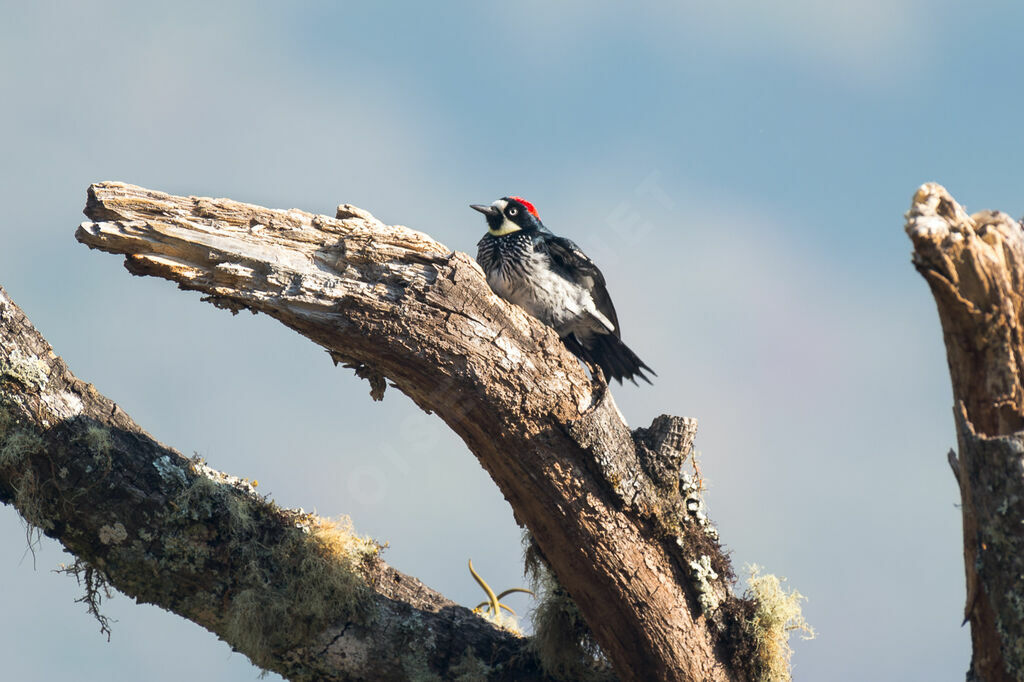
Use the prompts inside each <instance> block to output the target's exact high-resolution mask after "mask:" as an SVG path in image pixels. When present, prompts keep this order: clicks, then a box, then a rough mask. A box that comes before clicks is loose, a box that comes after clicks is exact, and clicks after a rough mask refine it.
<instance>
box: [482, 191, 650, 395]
mask: <svg viewBox="0 0 1024 682" xmlns="http://www.w3.org/2000/svg"><path fill="white" fill-rule="evenodd" d="M470 208H473V209H476V210H477V211H480V212H481V213H483V214H484V216H486V217H487V228H488V229H487V234H485V235H484V238H483V239H481V240H480V243H479V244H477V247H478V248H479V251H478V252H477V257H476V259H477V262H478V263H480V267H482V268H483V270H484V273H485V274H486V275H487V283H488V284H490V285H491V289H492V290H493V291H494V293H496V294H497V295H498V296H501V297H502V298H503V299H505V300H506V301H509V302H510V303H515V304H516V305H518V306H520V307H522V308H524V309H525V310H526V312H528V313H530V314H531V315H533V316H534V317H536V318H537V319H539V320H540V321H541V322H543V323H544V324H546V325H548V326H549V327H552V328H553V329H554V330H555V331H556V332H558V335H559V336H560V337H561V338H562V342H563V343H564V344H565V345H566V347H567V348H568V349H569V350H570V351H572V352H573V353H574V354H576V356H578V357H580V358H582V359H583V360H584V361H586V362H588V363H591V364H592V365H597V366H598V367H600V368H601V370H602V371H603V372H604V375H605V376H606V377H609V378H611V379H616V380H617V381H618V382H619V383H620V384H621V383H622V380H623V379H629V380H630V381H632V382H633V383H634V384H635V383H636V379H635V378H634V377H640V378H641V379H643V380H644V381H646V382H647V383H651V380H650V379H648V378H647V377H646V376H645V375H644V372H643V370H647V371H648V372H650V373H651V374H654V370H652V369H651V368H650V367H648V366H647V365H645V364H644V363H643V361H642V360H641V359H640V358H638V357H637V356H636V353H634V352H633V351H631V350H630V349H629V347H627V346H626V344H624V343H623V342H622V341H621V339H620V338H619V337H620V332H619V320H618V318H617V317H616V315H615V306H613V305H612V299H611V297H609V296H608V290H607V289H606V288H605V285H604V275H602V274H601V271H600V270H598V269H597V266H596V265H594V262H593V261H592V260H590V258H588V257H587V255H586V254H585V253H583V251H581V250H580V247H578V246H576V244H575V243H573V242H571V241H569V240H568V239H565V238H563V237H557V236H555V235H554V234H552V233H551V232H550V231H549V230H548V229H547V228H546V227H544V224H543V223H542V222H541V221H540V217H539V216H538V215H537V209H536V208H534V206H533V204H531V203H530V202H529V201H526V200H525V199H523V198H522V197H503V198H501V199H498V200H497V201H495V202H494V203H493V204H491V205H490V206H481V205H478V204H473V205H471V206H470ZM655 376H657V375H655Z"/></svg>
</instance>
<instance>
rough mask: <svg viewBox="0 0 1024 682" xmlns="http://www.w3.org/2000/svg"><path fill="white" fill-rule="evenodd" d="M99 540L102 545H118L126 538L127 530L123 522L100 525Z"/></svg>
mask: <svg viewBox="0 0 1024 682" xmlns="http://www.w3.org/2000/svg"><path fill="white" fill-rule="evenodd" d="M99 536H100V542H101V543H103V544H104V545H119V544H121V543H122V542H124V541H125V540H127V539H128V531H127V530H126V529H125V527H124V524H123V523H121V522H120V521H118V522H117V523H115V524H114V525H112V526H100V530H99Z"/></svg>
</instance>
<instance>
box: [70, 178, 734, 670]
mask: <svg viewBox="0 0 1024 682" xmlns="http://www.w3.org/2000/svg"><path fill="white" fill-rule="evenodd" d="M86 214H87V215H88V216H89V217H90V218H91V219H92V222H88V223H83V224H82V225H81V226H80V227H79V230H78V232H77V233H76V236H77V238H78V239H79V240H80V241H82V242H83V243H85V244H87V245H89V246H90V247H92V248H97V249H100V250H104V251H109V252H112V253H119V254H124V255H126V259H125V266H126V267H127V269H128V270H129V271H131V272H132V273H133V274H139V275H154V276H159V277H164V278H166V279H170V280H172V281H175V282H177V283H178V285H179V286H180V287H181V288H183V289H191V290H197V291H201V292H203V293H204V294H206V296H207V298H208V300H211V301H212V302H213V303H214V304H216V305H219V306H222V307H226V308H229V309H231V310H233V311H238V310H241V309H243V308H244V309H249V310H251V311H253V312H263V313H266V314H268V315H270V316H272V317H274V318H276V319H278V320H279V321H281V322H282V323H284V324H285V325H287V326H289V327H290V328H292V329H294V330H296V331H298V332H299V333H301V334H303V335H304V336H306V337H308V338H310V339H311V340H313V341H314V342H316V343H318V344H319V345H321V346H322V347H324V348H325V349H327V350H328V351H329V352H330V353H331V356H332V357H333V358H334V359H335V360H336V361H343V362H345V363H346V364H348V365H351V366H355V367H357V368H359V369H360V372H361V373H362V375H363V376H368V377H371V378H374V377H376V381H375V383H374V393H375V394H376V395H375V397H379V394H380V388H381V386H382V384H381V381H380V377H386V378H387V379H388V380H390V381H391V382H393V384H394V385H395V386H397V387H398V388H399V389H400V390H401V391H402V392H403V393H405V394H406V395H408V396H409V397H411V398H412V399H413V400H414V401H415V402H416V403H417V404H418V405H419V406H420V407H421V408H423V409H425V410H427V411H431V412H435V413H437V414H438V415H439V416H440V417H441V418H442V419H443V420H444V421H445V422H446V423H447V424H448V425H449V426H450V427H451V428H452V429H453V430H454V431H455V432H456V433H458V434H459V435H460V436H461V437H462V438H463V440H464V441H465V442H466V443H467V445H468V446H469V448H470V450H472V451H473V452H474V454H475V455H476V456H477V458H478V459H479V461H480V462H481V464H482V465H483V466H484V468H485V469H486V470H487V471H488V472H489V473H490V475H491V476H492V478H493V479H494V480H495V482H496V483H497V485H498V486H499V488H500V489H501V491H502V493H503V494H504V495H505V497H506V499H507V500H508V501H509V503H510V504H511V505H512V508H513V511H514V513H515V515H516V519H517V521H518V522H519V523H521V524H523V525H525V526H526V527H527V528H528V529H529V530H530V532H531V533H532V535H533V538H534V540H535V541H536V542H537V543H538V545H539V546H540V547H541V549H542V550H543V553H544V556H545V558H546V559H547V560H548V561H549V562H550V564H551V567H552V569H553V570H554V572H555V574H556V576H557V577H558V579H559V581H560V582H561V584H562V585H563V587H565V589H566V590H567V591H568V592H569V593H570V594H571V595H572V596H573V597H574V598H575V599H576V601H577V603H578V604H579V606H580V609H581V611H582V613H583V615H584V617H585V619H586V620H587V622H588V623H589V624H590V625H591V627H592V629H593V630H594V634H595V637H596V638H597V640H598V642H600V644H601V645H602V648H603V650H604V651H605V652H606V653H607V655H608V656H609V658H610V659H611V660H612V662H613V663H614V665H615V667H616V670H617V671H618V672H619V674H620V675H621V676H622V677H623V678H624V679H681V680H698V679H699V680H709V679H710V680H719V679H722V680H724V679H744V678H745V676H746V674H747V673H746V670H745V669H744V668H743V667H742V665H738V664H737V656H736V655H735V654H736V651H738V650H742V648H743V647H742V646H739V645H738V643H737V642H736V641H735V640H736V639H737V636H736V633H735V632H734V631H733V630H730V625H729V623H727V622H726V621H728V620H729V618H728V617H727V616H728V614H726V615H725V616H723V615H722V613H719V614H717V615H716V617H713V618H711V619H708V618H705V614H703V613H701V607H700V603H702V602H703V598H702V594H701V593H707V592H713V593H714V595H713V598H712V599H711V600H710V601H711V602H712V603H715V604H728V603H730V600H731V599H733V598H732V597H731V596H730V595H729V590H728V585H727V584H726V581H725V580H724V579H723V580H719V581H718V582H715V583H709V582H708V581H707V580H704V581H698V580H697V579H696V576H695V575H694V569H693V568H692V566H691V564H692V562H693V560H694V559H695V558H696V556H695V551H696V552H697V553H698V556H699V555H705V554H706V555H708V556H709V558H710V560H711V562H712V564H713V565H714V566H715V569H716V571H717V572H718V575H720V576H722V577H723V578H724V577H727V576H731V574H732V571H731V567H730V565H729V562H728V559H727V558H726V557H725V556H724V554H722V552H721V550H720V549H719V547H718V544H717V542H716V541H713V542H708V541H706V538H707V536H706V535H705V534H703V533H701V532H697V533H693V532H690V531H689V530H688V526H687V525H686V524H681V523H680V522H681V521H683V520H685V519H686V518H687V515H686V509H685V506H684V500H683V499H682V497H681V496H680V495H678V492H677V491H678V483H676V484H675V490H673V484H672V483H671V482H670V483H669V485H668V486H667V487H666V486H663V485H659V484H658V482H656V481H654V480H652V478H651V476H650V475H649V474H648V473H647V470H648V469H650V467H645V461H644V459H643V456H642V452H643V450H642V448H638V443H639V440H640V435H639V434H632V433H631V432H630V431H629V429H628V428H627V427H626V426H625V424H623V423H622V421H621V417H620V415H619V413H618V410H617V409H616V408H615V405H614V402H613V401H612V399H611V395H610V393H609V392H608V391H607V390H606V389H605V387H604V386H603V384H600V385H592V384H591V383H590V381H589V380H588V379H587V377H586V375H585V373H584V372H583V371H582V369H581V367H580V365H579V363H578V362H577V361H576V360H575V358H574V357H573V356H572V355H571V354H569V353H568V352H567V351H566V350H565V348H564V346H563V345H562V344H561V343H560V341H559V340H558V338H557V336H556V335H555V334H554V333H553V332H552V331H551V330H550V329H548V328H546V327H544V326H543V325H541V324H540V323H539V322H537V321H536V320H534V319H533V318H531V317H529V316H528V315H526V314H525V313H524V312H523V311H522V310H520V309H519V308H517V307H515V306H511V305H508V304H506V303H505V302H503V301H501V300H500V299H498V298H497V297H495V296H494V295H493V294H492V293H491V292H490V290H489V289H488V287H487V285H486V282H485V281H484V279H483V276H482V273H481V272H480V269H479V267H478V266H477V265H476V264H475V262H474V261H473V260H472V259H471V258H469V257H468V256H466V255H465V254H462V253H458V252H451V251H450V250H448V249H447V248H446V247H444V246H443V245H441V244H438V243H437V242H435V241H434V240H432V239H430V238H429V237H427V236H426V235H423V234H422V233H419V232H415V231H413V230H409V229H408V228H404V227H401V226H388V225H384V224H383V223H381V222H380V221H378V220H376V219H375V218H373V216H371V215H369V214H368V213H366V212H365V211H362V210H360V209H357V208H355V207H352V206H348V205H345V206H341V207H339V210H338V214H337V217H336V218H328V217H326V216H316V215H312V214H309V213H305V212H302V211H298V210H294V209H293V210H289V211H275V210H270V209H266V208H262V207H258V206H253V205H248V204H241V203H238V202H234V201H231V200H227V199H208V198H197V197H176V196H172V195H167V194H164V193H160V192H155V191H152V190H146V189H143V188H139V187H134V186H131V185H126V184H122V183H100V184H97V185H93V186H92V187H90V190H89V197H88V202H87V206H86ZM670 419H676V418H670ZM652 428H653V425H652ZM655 440H656V441H657V439H655ZM649 451H650V452H654V453H657V452H659V451H661V448H660V446H659V445H658V443H654V445H653V446H652V447H651V448H649ZM691 538H692V539H695V540H696V542H695V543H694V542H689V541H688V540H690V539H691ZM703 596H707V595H706V594H704V595H703ZM723 613H724V612H723Z"/></svg>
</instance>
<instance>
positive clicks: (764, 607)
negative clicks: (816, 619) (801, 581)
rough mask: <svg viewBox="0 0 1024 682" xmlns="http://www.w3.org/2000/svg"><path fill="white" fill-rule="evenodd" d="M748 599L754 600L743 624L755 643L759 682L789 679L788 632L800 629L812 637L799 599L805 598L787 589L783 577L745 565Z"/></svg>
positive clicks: (755, 668)
mask: <svg viewBox="0 0 1024 682" xmlns="http://www.w3.org/2000/svg"><path fill="white" fill-rule="evenodd" d="M747 570H748V571H749V572H750V578H749V579H748V582H747V595H746V596H747V598H749V599H752V600H753V601H754V602H755V603H756V608H755V610H754V614H753V616H752V618H751V619H750V620H749V621H748V622H747V624H746V627H747V629H748V631H749V633H750V635H751V637H752V638H753V640H754V643H755V645H756V654H755V655H756V660H755V661H753V664H754V665H753V668H754V674H755V679H756V680H757V681H758V682H784V681H785V680H789V679H790V663H789V662H790V657H791V656H792V654H793V650H792V648H790V646H789V634H790V633H791V632H793V631H794V630H799V631H801V632H802V634H803V638H804V639H814V629H813V628H811V626H810V625H808V624H807V621H806V620H804V616H803V611H802V609H801V607H800V602H801V601H803V600H804V599H805V598H804V596H803V595H802V594H800V593H799V592H797V591H796V590H792V591H789V592H787V591H786V590H785V589H783V587H782V581H783V579H779V578H778V577H776V576H774V575H771V574H766V575H761V574H760V570H761V569H760V568H759V567H758V566H748V567H747Z"/></svg>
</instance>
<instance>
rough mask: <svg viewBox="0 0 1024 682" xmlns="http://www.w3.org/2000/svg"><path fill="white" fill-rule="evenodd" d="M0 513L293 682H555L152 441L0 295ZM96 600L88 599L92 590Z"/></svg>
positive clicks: (242, 486) (305, 519) (362, 559)
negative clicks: (4, 507)
mask: <svg viewBox="0 0 1024 682" xmlns="http://www.w3.org/2000/svg"><path fill="white" fill-rule="evenodd" d="M0 400H2V407H0V501H2V502H5V503H8V504H13V505H15V506H16V507H17V508H18V510H19V512H21V514H22V515H23V516H24V517H25V519H26V520H27V521H28V522H29V523H31V524H32V525H33V526H34V527H36V528H39V529H40V530H42V532H44V533H45V534H46V535H48V536H50V537H53V538H56V539H57V540H59V541H60V542H61V543H62V544H63V545H64V546H65V547H66V548H67V549H68V550H69V551H70V552H72V553H73V554H74V555H75V556H76V557H78V559H79V560H81V561H83V562H86V564H87V565H88V566H89V567H90V569H92V568H93V567H94V568H95V569H98V571H91V572H90V576H91V580H95V579H96V575H97V572H98V574H100V575H102V576H103V579H104V580H107V581H109V583H110V584H111V585H113V586H115V587H116V588H117V589H119V590H120V591H122V592H124V593H125V594H127V595H129V596H131V597H134V598H136V599H137V600H139V601H142V602H148V603H153V604H157V605H159V606H162V607H163V608H166V609H168V610H171V611H173V612H175V613H178V614H179V615H181V616H184V617H185V618H188V619H190V620H192V621H194V622H196V623H198V624H199V625H202V626H203V627H205V628H207V629H209V630H210V631H212V632H214V633H215V634H217V635H218V636H219V637H220V638H222V639H224V640H225V641H227V642H228V643H229V644H230V645H232V646H233V647H235V648H236V649H238V650H240V651H241V652H242V653H244V654H246V655H247V656H249V657H250V658H251V659H252V660H253V661H254V662H256V663H257V664H258V665H260V666H262V667H264V668H268V669H271V670H275V671H277V672H279V673H281V674H282V675H284V676H285V677H287V678H289V679H315V680H384V679H408V678H409V677H411V676H413V674H414V673H415V672H417V671H418V672H420V673H425V672H428V671H429V672H431V673H434V674H437V675H439V676H441V677H444V678H454V677H456V676H457V675H459V674H470V677H469V678H467V679H495V680H498V679H502V680H517V679H521V678H523V679H546V677H545V676H544V675H543V674H541V673H540V669H539V667H538V663H537V659H536V656H535V655H533V654H532V653H531V652H530V650H529V649H528V642H527V640H526V639H524V638H522V637H519V636H516V635H514V634H512V633H509V632H507V631H505V630H501V629H499V628H496V627H494V626H493V625H491V624H490V623H489V622H487V621H485V620H483V619H482V618H480V617H478V616H476V615H474V614H473V613H472V612H471V611H469V610H468V609H466V608H463V607H461V606H458V605H457V604H455V603H453V602H452V601H450V600H448V599H446V598H445V597H443V596H442V595H440V594H439V593H437V592H435V591H433V590H431V589H430V588H428V587H426V586H425V585H423V584H422V583H421V582H420V581H418V580H416V579H415V578H412V577H410V576H408V575H404V574H402V573H400V572H399V571H396V570H395V569H394V568H392V567H390V566H388V565H387V564H385V563H384V562H383V561H382V560H381V559H380V557H379V556H378V555H377V552H376V549H375V546H374V545H373V544H372V543H371V542H368V541H364V540H361V539H359V538H357V537H354V536H352V535H351V533H350V531H349V530H348V529H346V528H344V527H340V528H336V527H332V526H331V525H330V524H325V522H324V520H323V519H318V518H317V517H315V516H313V515H310V514H303V513H299V512H294V511H291V510H287V509H281V508H279V507H277V506H276V505H274V504H273V503H272V502H269V501H267V500H265V499H264V498H262V497H260V496H259V495H257V494H256V493H255V491H254V490H253V489H252V488H251V487H250V486H249V485H248V483H247V482H245V481H242V480H239V479H236V478H233V477H230V476H226V475H224V474H221V473H219V472H216V471H214V470H212V469H210V468H209V467H207V466H205V465H203V464H202V463H200V462H197V461H194V460H189V459H186V458H185V457H182V456H181V455H180V454H179V453H178V452H176V451H175V450H172V449H170V448H167V447H164V446H163V445H161V444H159V443H157V442H156V441H154V440H153V439H152V438H151V437H150V436H149V435H148V434H147V433H145V432H144V431H143V430H142V429H141V428H140V427H139V426H138V425H137V424H135V422H133V421H132V420H131V418H130V417H129V416H128V415H126V414H125V413H124V412H123V411H122V410H121V409H120V408H118V406H117V405H116V404H115V403H114V402H113V401H111V400H110V399H108V398H106V397H104V396H102V395H100V394H99V393H98V392H97V391H96V390H95V388H94V387H93V386H92V384H87V383H85V382H83V381H81V380H79V379H78V378H76V377H75V376H74V375H73V374H72V373H71V372H70V371H69V370H68V368H67V366H66V365H65V364H64V362H63V360H61V359H60V358H59V357H57V356H56V355H54V353H53V351H52V349H51V348H50V346H49V344H48V343H47V342H46V341H45V339H43V338H42V336H40V335H39V333H38V332H37V331H36V330H35V329H34V328H33V327H32V325H31V323H30V322H29V321H28V319H27V318H26V317H25V315H24V314H23V313H22V311H21V310H20V309H19V308H18V307H17V306H16V305H15V304H14V303H13V302H12V301H11V300H10V299H9V298H8V297H7V294H6V292H5V291H4V290H3V289H2V288H0ZM96 587H97V585H95V584H90V585H89V589H90V590H94V589H95V588H96Z"/></svg>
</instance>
